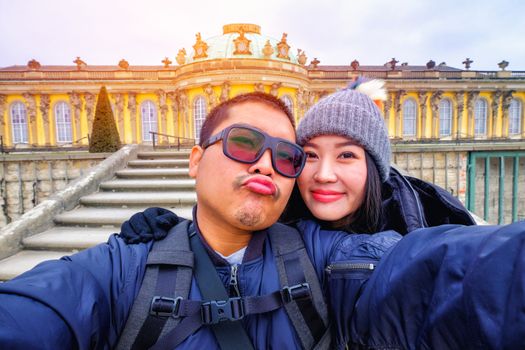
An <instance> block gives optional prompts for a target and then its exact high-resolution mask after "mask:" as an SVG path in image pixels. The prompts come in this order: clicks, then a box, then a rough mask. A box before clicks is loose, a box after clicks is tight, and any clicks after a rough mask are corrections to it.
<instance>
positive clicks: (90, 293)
mask: <svg viewBox="0 0 525 350" xmlns="http://www.w3.org/2000/svg"><path fill="white" fill-rule="evenodd" d="M149 246H150V245H145V244H140V245H129V246H128V245H126V244H125V243H124V242H123V241H122V240H121V239H119V238H116V237H115V236H112V237H111V238H110V239H109V241H108V243H107V244H101V245H98V246H96V247H93V248H90V249H87V250H84V251H82V252H80V253H78V254H75V255H72V256H69V257H64V258H62V259H60V260H52V261H47V262H44V263H42V264H40V265H38V266H37V267H35V268H34V269H32V270H30V271H28V272H26V273H24V274H22V275H20V276H19V277H17V278H15V279H13V280H11V281H8V282H5V283H2V284H0V315H1V316H0V322H1V323H2V328H4V326H5V327H6V328H5V329H3V330H2V332H0V336H1V338H0V348H10V346H17V345H16V344H18V343H17V342H21V343H20V344H24V343H23V342H25V341H26V340H24V339H21V338H19V335H23V334H26V335H27V331H28V330H31V329H32V328H36V327H40V330H39V331H38V332H34V334H31V337H32V338H34V339H33V341H34V344H38V345H39V346H40V348H46V347H47V348H67V346H66V347H64V344H71V345H72V347H73V348H75V347H78V348H80V349H91V348H104V347H112V346H114V345H115V344H116V341H117V339H118V335H119V333H120V332H121V330H122V327H123V326H124V324H125V322H126V319H127V316H128V313H129V310H130V308H131V306H132V304H133V301H134V299H135V296H136V295H137V293H138V290H139V288H140V284H141V280H142V276H143V274H144V268H145V262H146V259H147V253H148V251H149ZM30 316H31V317H30ZM28 317H29V318H28ZM26 323H28V328H29V329H26Z"/></svg>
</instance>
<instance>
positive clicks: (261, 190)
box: [190, 102, 295, 231]
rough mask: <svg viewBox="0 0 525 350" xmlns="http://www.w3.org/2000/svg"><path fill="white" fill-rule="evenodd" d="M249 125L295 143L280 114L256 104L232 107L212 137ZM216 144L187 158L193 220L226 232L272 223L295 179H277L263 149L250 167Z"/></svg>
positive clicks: (263, 226)
mask: <svg viewBox="0 0 525 350" xmlns="http://www.w3.org/2000/svg"><path fill="white" fill-rule="evenodd" d="M237 123H242V124H245V125H250V126H254V127H256V128H258V129H260V130H262V131H264V132H266V133H267V134H269V135H271V136H274V137H280V138H283V139H286V140H289V141H291V142H295V130H294V128H293V126H292V125H291V123H290V121H289V119H288V117H287V116H286V114H284V113H283V112H282V111H279V110H278V109H275V108H272V107H270V106H267V105H266V104H263V103H259V102H245V103H242V104H238V105H235V106H232V107H231V108H230V109H229V111H228V117H227V118H226V119H224V120H223V121H222V122H221V123H220V124H219V125H217V127H216V128H215V130H214V131H213V132H212V135H215V134H217V133H218V132H220V131H222V130H223V129H224V128H226V127H227V126H230V125H232V124H237ZM222 142H224V141H219V142H217V143H214V144H212V145H210V146H209V147H208V148H206V149H205V150H203V149H202V148H201V147H199V146H195V147H194V148H193V150H192V154H191V156H190V176H192V177H194V178H195V179H196V190H197V203H198V209H197V218H198V220H199V222H202V221H204V220H205V221H207V222H214V223H215V224H216V225H220V226H222V227H228V226H229V227H230V228H231V229H232V230H237V231H238V230H243V231H256V230H261V229H264V228H267V227H269V226H271V225H272V224H274V223H275V222H276V221H277V219H278V218H279V216H280V215H281V213H282V212H283V210H284V207H285V205H286V203H287V201H288V198H289V197H290V194H291V192H292V188H293V185H294V181H295V179H292V178H287V177H284V176H282V175H280V174H278V173H277V172H276V171H275V169H274V168H273V167H272V160H271V151H270V150H269V149H268V150H266V151H265V153H264V154H263V156H262V157H261V158H260V159H259V160H258V161H257V162H255V163H253V164H243V163H240V162H237V161H235V160H232V159H230V158H228V157H226V156H225V155H224V153H223V151H222Z"/></svg>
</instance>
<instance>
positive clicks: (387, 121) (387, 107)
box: [383, 92, 392, 136]
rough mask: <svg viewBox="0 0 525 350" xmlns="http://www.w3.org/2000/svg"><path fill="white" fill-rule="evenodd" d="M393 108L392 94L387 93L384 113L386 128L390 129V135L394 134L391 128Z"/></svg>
mask: <svg viewBox="0 0 525 350" xmlns="http://www.w3.org/2000/svg"><path fill="white" fill-rule="evenodd" d="M391 109H392V94H390V93H388V92H387V93H386V100H385V101H384V102H383V114H384V117H385V124H386V129H387V131H388V134H389V136H392V133H391V130H390V110H391Z"/></svg>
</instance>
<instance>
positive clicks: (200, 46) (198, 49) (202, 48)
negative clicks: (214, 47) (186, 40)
mask: <svg viewBox="0 0 525 350" xmlns="http://www.w3.org/2000/svg"><path fill="white" fill-rule="evenodd" d="M195 37H196V39H197V40H196V42H195V45H193V49H194V50H195V55H193V59H196V58H206V57H208V53H207V51H208V44H206V42H205V41H203V40H202V38H201V33H197V34H195Z"/></svg>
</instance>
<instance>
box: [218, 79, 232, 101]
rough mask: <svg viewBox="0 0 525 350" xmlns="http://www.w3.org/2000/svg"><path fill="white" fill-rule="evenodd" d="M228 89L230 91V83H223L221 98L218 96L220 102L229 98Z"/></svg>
mask: <svg viewBox="0 0 525 350" xmlns="http://www.w3.org/2000/svg"><path fill="white" fill-rule="evenodd" d="M230 89H231V85H230V82H228V81H225V82H224V83H222V89H221V96H220V101H221V102H224V101H226V100H228V99H229V98H230Z"/></svg>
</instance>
